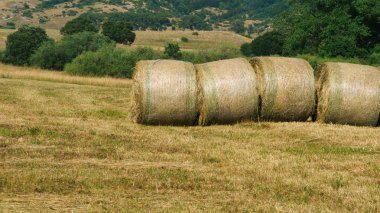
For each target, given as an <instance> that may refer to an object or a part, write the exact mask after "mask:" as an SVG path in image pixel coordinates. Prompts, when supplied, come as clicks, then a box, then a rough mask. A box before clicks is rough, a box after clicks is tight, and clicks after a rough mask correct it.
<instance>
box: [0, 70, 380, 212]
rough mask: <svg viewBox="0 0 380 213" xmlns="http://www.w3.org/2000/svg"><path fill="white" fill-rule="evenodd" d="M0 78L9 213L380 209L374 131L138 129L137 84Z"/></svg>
mask: <svg viewBox="0 0 380 213" xmlns="http://www.w3.org/2000/svg"><path fill="white" fill-rule="evenodd" d="M0 78H1V81H0V90H1V91H2V92H1V93H0V168H1V169H0V212H47V211H54V210H58V211H74V212H88V211H90V212H102V211H112V212H113V211H127V212H128V211H132V212H134V211H138V212H141V211H143V212H144V211H146V212H158V211H159V212H199V211H210V212H245V211H247V212H250V211H253V212H254V211H259V212H275V211H280V212H353V211H354V212H355V211H357V212H377V211H378V210H379V209H380V193H379V189H380V183H379V179H380V164H379V162H380V143H379V140H378V139H379V138H380V131H379V130H378V129H377V128H367V127H352V126H341V125H325V124H316V123H252V122H245V123H240V124H236V125H232V126H229V125H226V126H211V127H163V126H162V127H161V126H159V127H158V126H141V125H136V124H133V123H131V122H130V121H129V119H128V116H129V105H130V91H131V82H130V81H129V80H117V79H108V78H81V77H71V76H65V75H63V74H61V73H55V72H47V71H40V70H32V69H28V70H24V68H19V67H13V66H5V65H0ZM33 79H34V80H33Z"/></svg>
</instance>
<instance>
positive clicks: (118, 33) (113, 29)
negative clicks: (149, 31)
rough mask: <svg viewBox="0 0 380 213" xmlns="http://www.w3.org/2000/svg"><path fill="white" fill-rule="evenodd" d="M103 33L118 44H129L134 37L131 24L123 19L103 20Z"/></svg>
mask: <svg viewBox="0 0 380 213" xmlns="http://www.w3.org/2000/svg"><path fill="white" fill-rule="evenodd" d="M103 34H104V35H105V36H108V37H109V38H111V39H112V40H114V41H116V42H117V43H120V44H127V45H131V44H132V43H133V42H134V41H135V39H136V34H135V33H134V32H133V26H132V25H131V23H129V22H125V21H109V20H108V21H106V22H104V24H103Z"/></svg>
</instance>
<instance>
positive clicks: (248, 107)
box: [196, 58, 258, 125]
mask: <svg viewBox="0 0 380 213" xmlns="http://www.w3.org/2000/svg"><path fill="white" fill-rule="evenodd" d="M196 69H197V78H198V85H199V99H198V102H199V111H200V117H199V125H209V124H228V123H236V122H238V121H241V120H251V119H257V117H258V92H257V86H256V75H255V72H254V70H253V68H252V67H251V65H250V64H249V62H248V61H247V60H245V59H243V58H237V59H230V60H222V61H216V62H211V63H206V64H200V65H196Z"/></svg>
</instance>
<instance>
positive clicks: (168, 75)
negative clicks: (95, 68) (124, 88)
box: [131, 60, 198, 125]
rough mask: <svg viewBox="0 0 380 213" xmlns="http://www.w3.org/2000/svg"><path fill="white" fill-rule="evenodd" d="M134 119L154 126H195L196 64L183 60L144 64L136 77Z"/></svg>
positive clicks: (133, 98)
mask: <svg viewBox="0 0 380 213" xmlns="http://www.w3.org/2000/svg"><path fill="white" fill-rule="evenodd" d="M133 80H134V85H133V91H132V94H133V95H132V108H131V111H132V112H131V117H132V119H133V121H134V122H136V123H140V124H150V125H194V124H196V121H197V116H198V111H197V93H198V89H197V80H196V71H195V68H194V65H193V64H191V63H187V62H182V61H174V60H156V61H140V62H138V63H137V65H136V69H135V72H134V75H133Z"/></svg>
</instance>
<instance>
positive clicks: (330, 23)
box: [241, 0, 380, 65]
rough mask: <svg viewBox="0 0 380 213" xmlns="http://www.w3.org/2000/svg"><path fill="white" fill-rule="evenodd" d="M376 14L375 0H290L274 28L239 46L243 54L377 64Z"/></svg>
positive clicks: (379, 10)
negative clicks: (335, 58)
mask: <svg viewBox="0 0 380 213" xmlns="http://www.w3.org/2000/svg"><path fill="white" fill-rule="evenodd" d="M379 17H380V1H378V0H360V1H359V0H340V1H335V0H302V1H301V0H293V1H292V3H291V4H290V9H289V11H287V12H286V13H284V14H283V15H281V16H279V17H278V18H277V20H276V21H275V25H274V31H272V32H269V33H267V34H264V35H262V36H260V37H258V38H257V39H255V40H253V41H252V43H249V44H244V45H243V46H242V47H241V50H242V52H243V53H244V54H245V55H247V56H252V55H284V56H296V55H300V54H301V55H318V56H321V57H344V58H358V59H360V60H361V61H362V62H363V63H369V64H375V65H376V64H377V65H380V19H379Z"/></svg>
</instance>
